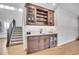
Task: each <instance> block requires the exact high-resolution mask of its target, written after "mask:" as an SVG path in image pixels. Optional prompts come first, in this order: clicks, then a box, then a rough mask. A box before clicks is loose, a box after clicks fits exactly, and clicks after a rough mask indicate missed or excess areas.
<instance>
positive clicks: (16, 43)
mask: <svg viewBox="0 0 79 59" xmlns="http://www.w3.org/2000/svg"><path fill="white" fill-rule="evenodd" d="M19 44H23V41H17V42H11V43H10V45H11V46H12V45H19Z"/></svg>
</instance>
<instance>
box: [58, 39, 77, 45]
mask: <svg viewBox="0 0 79 59" xmlns="http://www.w3.org/2000/svg"><path fill="white" fill-rule="evenodd" d="M74 40H76V39H72V40H69V41H66V42H63V43H59V44H58V46H61V45H64V44H67V43H69V42H72V41H74Z"/></svg>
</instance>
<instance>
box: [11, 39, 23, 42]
mask: <svg viewBox="0 0 79 59" xmlns="http://www.w3.org/2000/svg"><path fill="white" fill-rule="evenodd" d="M15 41H23V39H12V40H11V42H15Z"/></svg>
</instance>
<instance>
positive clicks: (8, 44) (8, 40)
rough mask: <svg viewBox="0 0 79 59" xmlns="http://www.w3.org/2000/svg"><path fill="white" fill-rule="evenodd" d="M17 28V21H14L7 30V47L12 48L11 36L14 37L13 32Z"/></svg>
mask: <svg viewBox="0 0 79 59" xmlns="http://www.w3.org/2000/svg"><path fill="white" fill-rule="evenodd" d="M15 26H16V21H15V19H13V20H12V22H11V23H10V25H9V28H8V29H7V44H6V46H7V47H9V46H10V40H11V35H12V32H13V30H14V28H15Z"/></svg>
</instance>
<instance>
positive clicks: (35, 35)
mask: <svg viewBox="0 0 79 59" xmlns="http://www.w3.org/2000/svg"><path fill="white" fill-rule="evenodd" d="M53 34H57V33H41V34H27V35H26V36H41V35H53Z"/></svg>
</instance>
